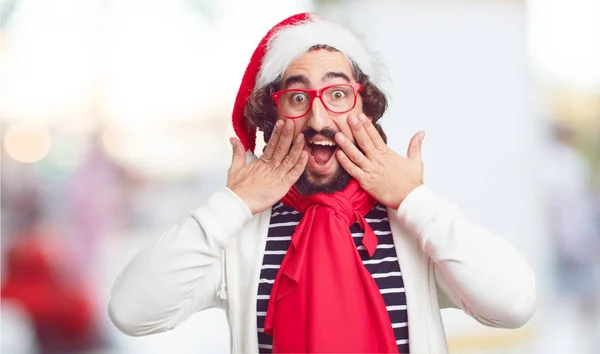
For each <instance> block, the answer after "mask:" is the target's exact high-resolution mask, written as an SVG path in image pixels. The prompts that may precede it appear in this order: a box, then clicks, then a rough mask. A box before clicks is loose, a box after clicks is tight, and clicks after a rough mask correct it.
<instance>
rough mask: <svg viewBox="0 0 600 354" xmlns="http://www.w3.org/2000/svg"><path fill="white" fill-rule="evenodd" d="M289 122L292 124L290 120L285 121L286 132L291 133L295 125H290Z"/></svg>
mask: <svg viewBox="0 0 600 354" xmlns="http://www.w3.org/2000/svg"><path fill="white" fill-rule="evenodd" d="M288 122H290V121H289V120H287V121H285V131H288V132H289V131H290V130H292V128H293V127H294V125H293V124H292V123H291V122H290V123H288Z"/></svg>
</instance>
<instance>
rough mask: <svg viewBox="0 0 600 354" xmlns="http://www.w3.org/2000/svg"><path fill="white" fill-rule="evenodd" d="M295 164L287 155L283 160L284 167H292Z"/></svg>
mask: <svg viewBox="0 0 600 354" xmlns="http://www.w3.org/2000/svg"><path fill="white" fill-rule="evenodd" d="M295 163H296V162H295V161H294V160H293V159H292V158H291V157H290V155H287V156H286V157H285V159H283V164H284V165H286V166H294V165H295Z"/></svg>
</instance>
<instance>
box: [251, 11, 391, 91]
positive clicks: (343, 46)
mask: <svg viewBox="0 0 600 354" xmlns="http://www.w3.org/2000/svg"><path fill="white" fill-rule="evenodd" d="M315 45H327V46H330V47H333V48H335V49H337V50H339V51H340V52H341V53H343V54H344V55H345V56H346V57H347V58H349V59H351V61H353V62H354V63H356V64H357V65H358V67H359V68H360V69H361V70H362V72H363V73H365V74H366V75H368V76H369V77H370V80H371V82H373V83H374V84H375V85H378V84H382V81H385V79H386V77H387V75H386V74H385V67H384V65H383V63H382V62H381V60H379V58H378V56H377V55H376V54H375V53H371V52H369V51H368V50H367V49H366V48H365V46H364V45H363V44H362V43H361V42H360V41H359V40H358V38H356V37H355V36H354V34H352V33H351V32H350V31H349V30H348V29H346V28H344V27H342V26H340V25H337V24H334V23H331V22H328V21H326V20H324V19H322V18H320V17H317V16H311V18H310V20H309V21H305V22H302V23H300V24H296V25H293V26H287V27H284V28H282V29H281V30H279V31H277V33H275V34H274V35H273V37H272V38H271V40H270V41H269V43H268V44H267V52H266V54H265V56H264V58H263V60H262V63H261V68H260V71H259V73H258V76H257V78H256V85H255V88H261V87H263V86H265V85H267V84H269V83H271V82H273V81H275V80H277V79H278V78H280V77H281V76H282V75H283V72H284V71H285V70H286V69H287V67H288V66H289V65H290V63H291V62H292V61H293V60H294V59H296V58H298V57H299V56H300V55H302V54H304V53H306V52H307V51H308V50H309V49H310V48H311V47H313V46H315Z"/></svg>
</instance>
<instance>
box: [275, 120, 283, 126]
mask: <svg viewBox="0 0 600 354" xmlns="http://www.w3.org/2000/svg"><path fill="white" fill-rule="evenodd" d="M282 124H283V121H281V120H278V121H277V123H275V128H281V125H282Z"/></svg>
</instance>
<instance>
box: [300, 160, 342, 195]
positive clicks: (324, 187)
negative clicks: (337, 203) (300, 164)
mask: <svg viewBox="0 0 600 354" xmlns="http://www.w3.org/2000/svg"><path fill="white" fill-rule="evenodd" d="M351 180H352V177H351V176H350V175H349V174H348V172H346V170H344V169H343V168H342V167H341V166H338V168H337V169H336V170H335V171H334V172H333V173H330V174H328V175H321V174H317V173H315V172H313V171H310V170H309V169H308V168H307V169H305V170H304V172H303V173H302V175H301V176H300V178H299V179H298V181H297V182H296V184H295V186H296V188H297V189H298V192H299V193H300V194H302V195H313V194H317V193H326V194H331V193H334V192H338V191H341V190H342V189H344V188H346V186H347V185H348V183H350V181H351Z"/></svg>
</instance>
